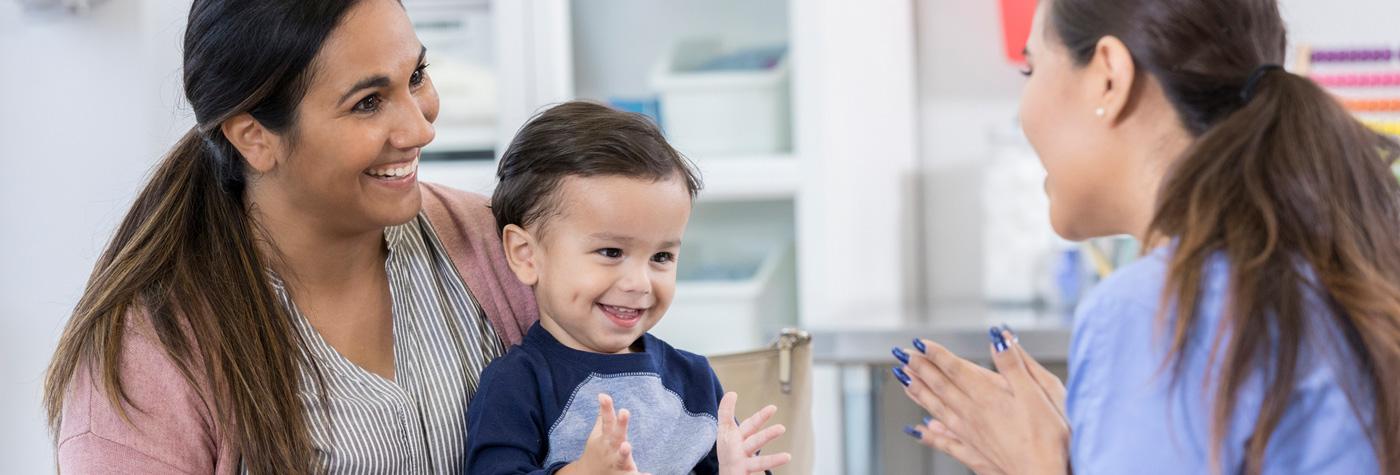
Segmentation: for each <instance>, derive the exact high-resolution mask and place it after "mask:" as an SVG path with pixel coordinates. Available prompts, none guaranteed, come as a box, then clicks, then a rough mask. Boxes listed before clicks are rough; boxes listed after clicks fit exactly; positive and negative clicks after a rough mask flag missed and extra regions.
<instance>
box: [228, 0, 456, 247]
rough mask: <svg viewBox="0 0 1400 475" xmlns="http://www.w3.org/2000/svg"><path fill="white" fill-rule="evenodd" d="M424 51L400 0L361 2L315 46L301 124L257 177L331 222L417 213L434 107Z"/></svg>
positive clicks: (357, 228) (376, 221)
mask: <svg viewBox="0 0 1400 475" xmlns="http://www.w3.org/2000/svg"><path fill="white" fill-rule="evenodd" d="M425 52H426V50H425V49H424V48H423V45H422V43H420V42H419V41H418V38H417V36H416V35H415V34H414V31H413V25H412V23H410V22H409V19H408V15H407V14H406V13H405V12H404V9H403V6H401V5H400V4H399V3H398V2H396V1H393V0H364V1H361V2H359V4H358V5H356V6H355V7H353V8H352V9H351V10H350V11H349V12H348V13H347V14H346V16H345V18H344V19H343V20H342V21H341V24H340V25H339V26H337V27H336V29H335V31H333V32H332V33H331V35H330V36H329V37H328V38H327V40H326V43H325V45H324V46H323V47H322V48H321V51H320V52H319V53H318V54H317V56H316V60H315V61H314V62H313V64H312V69H311V70H310V74H311V76H310V78H311V82H310V84H309V85H308V87H307V91H306V96H305V98H304V99H303V100H302V102H301V104H300V105H299V106H298V107H297V117H296V122H295V123H296V125H295V126H294V127H293V128H292V130H290V131H288V132H287V133H286V134H285V137H283V139H282V140H279V141H278V142H279V143H280V145H279V147H278V148H279V149H280V150H279V153H278V155H279V157H280V158H279V160H278V163H277V164H276V166H275V167H273V168H272V169H270V170H267V171H266V172H265V173H261V174H257V175H256V176H252V177H250V178H252V179H253V181H254V183H255V186H257V187H259V188H261V189H263V190H266V191H267V192H268V195H276V196H275V198H274V197H270V198H272V199H277V200H281V201H284V204H285V205H286V206H287V207H289V208H293V209H296V210H297V214H298V215H300V216H302V217H307V218H310V219H314V220H316V221H317V223H316V224H319V225H320V226H322V227H323V228H325V229H326V230H327V231H331V232H339V233H359V232H365V231H371V230H374V229H378V228H383V227H386V226H392V225H396V224H401V223H404V222H406V221H408V220H409V219H412V217H413V216H415V215H416V214H417V213H418V210H419V207H420V205H421V196H420V195H419V191H418V179H417V169H418V158H419V155H420V153H421V151H422V147H423V146H424V145H427V144H428V142H430V141H432V140H433V134H434V132H433V125H432V122H433V121H434V120H436V119H437V114H438V96H437V91H436V90H435V89H434V88H433V84H432V81H431V80H430V79H429V78H428V75H427V73H426V72H425V69H424V67H425V66H426V63H424V54H425ZM265 196H266V195H265Z"/></svg>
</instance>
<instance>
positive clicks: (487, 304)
mask: <svg viewBox="0 0 1400 475" xmlns="http://www.w3.org/2000/svg"><path fill="white" fill-rule="evenodd" d="M420 189H421V190H422V196H423V214H424V216H426V217H427V219H428V223H429V224H430V225H431V229H432V231H433V233H434V234H435V235H436V236H437V238H438V241H439V242H441V243H442V247H443V251H444V252H445V253H446V254H447V256H448V258H449V260H450V261H452V265H453V266H454V267H456V269H457V273H458V275H460V276H461V278H462V280H463V282H464V283H465V284H466V285H467V289H469V290H470V292H471V294H472V297H473V298H475V299H476V301H477V303H479V304H480V305H481V308H482V309H483V310H485V311H486V316H487V318H488V319H489V320H490V321H491V324H492V327H493V328H494V329H495V330H496V334H497V335H499V336H500V338H501V341H503V342H505V344H506V345H507V346H509V345H513V344H516V343H519V342H520V341H521V339H522V338H523V337H524V335H525V331H526V329H528V328H530V325H531V324H533V323H534V322H535V321H536V320H538V319H539V309H538V307H536V306H535V294H534V292H533V291H532V290H530V288H529V287H528V286H526V285H525V284H522V283H520V281H519V280H517V279H516V278H515V273H514V272H512V271H511V269H510V266H509V265H508V264H507V263H506V258H505V251H504V250H503V249H502V248H501V239H500V235H499V234H497V232H496V218H495V216H494V215H492V214H491V207H490V200H489V199H488V198H487V197H486V196H483V195H480V194H477V193H471V192H467V191H462V190H457V189H453V188H449V187H446V186H442V185H438V184H433V183H423V184H422V185H421V186H420Z"/></svg>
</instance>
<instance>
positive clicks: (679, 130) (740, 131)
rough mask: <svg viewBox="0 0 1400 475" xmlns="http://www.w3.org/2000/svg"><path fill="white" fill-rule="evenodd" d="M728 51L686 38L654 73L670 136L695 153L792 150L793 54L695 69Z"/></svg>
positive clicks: (715, 44)
mask: <svg viewBox="0 0 1400 475" xmlns="http://www.w3.org/2000/svg"><path fill="white" fill-rule="evenodd" d="M723 52H724V50H722V49H721V46H720V43H719V42H718V41H695V40H692V41H682V42H679V43H678V44H677V45H676V46H675V47H674V48H673V49H672V50H671V51H670V53H669V54H668V55H666V56H665V57H663V58H662V60H661V61H660V62H659V63H658V64H657V66H656V67H655V70H654V71H653V73H652V79H651V82H652V87H653V88H655V89H656V91H657V93H658V95H659V96H660V99H661V124H662V127H663V128H664V129H665V130H666V138H667V139H668V140H669V141H670V142H671V144H672V145H673V146H675V147H676V149H677V150H679V151H680V152H681V153H684V154H686V155H689V156H691V157H692V158H699V157H705V158H709V157H712V156H722V155H742V154H749V155H752V154H756V153H757V154H763V153H782V152H787V151H788V150H790V149H791V145H790V144H791V141H792V138H791V137H792V132H791V107H790V106H789V102H790V100H789V95H790V93H789V87H788V84H789V81H788V61H787V57H788V55H787V54H786V53H785V54H783V55H782V58H781V59H779V60H778V62H777V64H775V65H773V66H772V67H771V68H768V69H756V70H718V71H693V70H694V69H695V68H696V67H698V66H700V65H702V64H704V63H705V62H707V61H709V60H711V59H714V58H716V57H718V56H720V54H722V53H723Z"/></svg>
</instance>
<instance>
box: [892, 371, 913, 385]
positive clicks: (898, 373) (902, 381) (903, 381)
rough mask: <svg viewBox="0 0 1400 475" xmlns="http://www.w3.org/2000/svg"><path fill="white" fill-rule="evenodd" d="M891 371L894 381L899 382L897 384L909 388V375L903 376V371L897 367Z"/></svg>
mask: <svg viewBox="0 0 1400 475" xmlns="http://www.w3.org/2000/svg"><path fill="white" fill-rule="evenodd" d="M892 371H894V379H898V380H899V383H900V384H903V385H904V386H906V387H908V386H909V382H910V381H909V375H907V374H904V370H903V369H901V368H900V367H898V366H895V367H894V369H893V370H892Z"/></svg>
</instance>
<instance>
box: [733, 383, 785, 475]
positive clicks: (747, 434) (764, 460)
mask: <svg viewBox="0 0 1400 475" xmlns="http://www.w3.org/2000/svg"><path fill="white" fill-rule="evenodd" d="M738 402H739V394H738V393H733V392H730V393H725V394H724V399H721V400H720V402H719V433H718V434H717V441H716V442H715V444H716V451H717V452H718V455H719V473H720V475H748V474H751V473H762V472H763V471H764V470H772V469H774V468H777V467H781V466H783V465H784V464H786V463H788V462H789V461H791V460H792V456H791V455H788V454H787V453H780V454H773V455H763V456H757V455H755V454H757V453H758V451H759V449H762V448H763V446H764V445H767V444H768V443H769V442H772V441H773V439H776V438H778V436H780V435H783V432H786V431H787V428H785V427H783V425H782V424H777V425H774V426H772V427H769V428H767V429H763V430H762V431H760V430H759V429H760V428H762V427H763V424H765V423H767V422H768V418H770V417H773V413H775V412H778V408H777V406H768V407H765V408H763V409H760V410H759V411H758V412H757V413H755V414H754V415H752V416H750V417H749V418H748V419H745V420H744V423H743V424H735V422H734V405H735V404H738Z"/></svg>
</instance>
